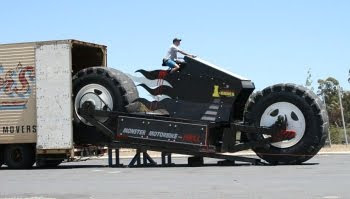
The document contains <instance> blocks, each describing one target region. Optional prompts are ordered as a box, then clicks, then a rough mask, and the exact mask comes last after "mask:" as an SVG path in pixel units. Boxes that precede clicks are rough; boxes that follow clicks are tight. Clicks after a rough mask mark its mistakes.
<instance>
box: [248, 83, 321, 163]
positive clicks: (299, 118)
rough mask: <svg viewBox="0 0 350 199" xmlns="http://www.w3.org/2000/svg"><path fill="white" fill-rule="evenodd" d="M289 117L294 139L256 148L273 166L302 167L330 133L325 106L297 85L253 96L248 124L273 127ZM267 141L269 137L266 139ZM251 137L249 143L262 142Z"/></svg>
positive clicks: (278, 85)
mask: <svg viewBox="0 0 350 199" xmlns="http://www.w3.org/2000/svg"><path fill="white" fill-rule="evenodd" d="M279 115H282V116H287V123H288V124H287V129H288V130H294V131H295V132H296V136H295V138H293V139H291V140H286V141H282V142H277V143H272V144H270V145H268V146H265V147H259V148H253V150H254V151H255V153H256V154H257V155H258V156H259V157H260V158H262V159H264V160H266V161H267V162H269V163H271V164H301V163H302V162H305V161H307V160H309V159H310V158H312V157H313V156H314V155H316V154H317V152H318V151H319V150H320V149H321V148H322V147H323V145H324V143H325V140H326V136H327V133H328V115H327V111H326V109H325V107H324V105H323V102H322V101H321V100H320V99H319V98H318V97H317V96H316V95H315V94H314V93H313V92H312V91H310V90H308V89H307V88H305V87H302V86H297V85H294V84H277V85H274V86H270V87H268V88H265V89H264V90H263V91H262V92H257V93H255V94H253V96H251V98H250V100H249V103H248V104H247V108H246V112H245V121H246V122H247V123H249V124H251V125H256V126H271V125H272V124H274V123H275V121H276V120H277V118H278V116H279ZM264 137H267V136H264ZM262 138H263V136H262V135H255V136H252V135H250V136H249V140H255V141H256V140H259V139H262Z"/></svg>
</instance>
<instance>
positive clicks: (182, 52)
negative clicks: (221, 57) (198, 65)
mask: <svg viewBox="0 0 350 199" xmlns="http://www.w3.org/2000/svg"><path fill="white" fill-rule="evenodd" d="M178 52H179V53H181V54H183V55H185V56H188V57H192V58H195V57H196V56H194V55H191V54H188V53H186V52H185V51H182V50H179V49H178Z"/></svg>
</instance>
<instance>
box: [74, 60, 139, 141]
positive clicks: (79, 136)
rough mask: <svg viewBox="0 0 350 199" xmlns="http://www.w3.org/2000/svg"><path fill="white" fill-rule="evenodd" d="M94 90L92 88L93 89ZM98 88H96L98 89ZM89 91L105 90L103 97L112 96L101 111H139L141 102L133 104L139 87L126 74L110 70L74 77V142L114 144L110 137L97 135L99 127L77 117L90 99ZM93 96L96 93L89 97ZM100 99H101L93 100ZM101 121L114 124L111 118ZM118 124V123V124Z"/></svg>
mask: <svg viewBox="0 0 350 199" xmlns="http://www.w3.org/2000/svg"><path fill="white" fill-rule="evenodd" d="M90 87H91V88H90ZM94 87H96V88H95V89H94ZM84 89H85V90H86V93H87V94H89V93H88V91H89V89H90V90H91V89H93V90H99V91H100V92H101V91H102V93H103V94H102V95H105V96H108V97H107V99H109V100H107V101H108V102H107V104H109V105H108V106H105V105H104V107H100V108H101V109H100V110H109V109H108V108H110V107H112V108H111V109H112V110H111V111H120V112H136V111H137V110H138V108H139V106H138V104H137V103H133V101H134V100H135V99H137V98H138V92H137V88H136V86H135V84H134V82H133V81H132V80H131V79H130V78H129V77H128V76H127V75H125V74H124V73H122V72H120V71H118V70H116V69H112V68H106V67H91V68H87V69H83V70H81V71H79V72H78V73H77V74H76V75H75V76H74V77H73V103H74V124H73V128H74V142H75V143H76V144H105V143H108V142H110V140H109V138H107V137H105V136H103V134H102V133H99V132H97V130H96V128H95V127H93V126H91V125H89V124H88V123H87V122H86V121H84V119H82V118H81V117H80V116H79V115H78V114H77V108H78V106H80V105H81V103H80V102H83V100H84V99H83V97H84V96H87V95H86V94H84V93H83V95H82V94H81V93H82V92H84ZM89 95H93V94H89ZM91 98H93V99H96V100H98V98H94V97H93V96H92V97H91ZM77 102H78V105H77ZM101 122H103V123H105V124H107V125H112V123H111V122H112V121H111V120H109V119H105V120H102V121H101ZM114 122H115V121H114Z"/></svg>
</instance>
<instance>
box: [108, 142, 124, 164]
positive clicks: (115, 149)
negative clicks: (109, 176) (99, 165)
mask: <svg viewBox="0 0 350 199" xmlns="http://www.w3.org/2000/svg"><path fill="white" fill-rule="evenodd" d="M113 149H114V152H115V164H113ZM108 166H109V167H122V166H123V164H120V158H119V148H111V147H108Z"/></svg>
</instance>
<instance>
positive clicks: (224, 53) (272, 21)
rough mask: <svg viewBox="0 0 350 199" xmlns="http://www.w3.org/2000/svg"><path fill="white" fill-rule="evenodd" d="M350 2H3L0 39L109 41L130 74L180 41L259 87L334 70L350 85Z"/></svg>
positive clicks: (156, 61)
mask: <svg viewBox="0 0 350 199" xmlns="http://www.w3.org/2000/svg"><path fill="white" fill-rule="evenodd" d="M349 10H350V1H345V0H344V1H340V0H337V1H336V0H334V1H333V0H328V1H326V0H317V1H313V0H308V1H305V0H293V1H287V0H276V1H267V0H266V1H263V0H256V1H253V0H242V1H234V0H218V1H213V0H208V1H205V0H192V1H188V0H187V1H182V0H179V1H164V0H163V1H160V0H159V1H151V0H149V1H132V0H128V1H117V0H113V1H112V0H111V1H97V0H96V1H89V0H75V1H65V0H61V1H18V0H12V1H2V2H1V10H0V18H1V29H2V30H1V32H0V38H1V40H0V43H13V42H24V41H38V40H56V39H70V38H74V39H79V40H84V41H90V42H96V43H100V44H104V45H107V46H108V63H109V66H110V67H115V68H117V69H120V70H122V71H126V72H128V73H133V71H135V70H137V69H139V68H145V69H148V70H150V69H157V68H161V66H160V62H161V59H162V57H163V56H164V55H165V53H166V50H167V48H168V47H169V45H170V43H171V40H172V39H173V37H175V36H176V37H181V38H182V39H183V42H182V45H181V48H182V49H184V50H185V51H189V52H191V53H193V54H195V55H198V56H200V57H201V58H203V59H206V60H208V61H210V62H213V63H215V64H216V65H219V66H222V67H224V68H226V69H228V70H230V71H232V72H234V73H237V74H240V75H242V76H245V77H247V78H249V79H252V80H253V81H254V82H255V84H256V87H257V89H259V90H261V89H263V88H264V87H266V86H269V85H272V84H275V83H280V82H292V83H298V84H304V83H305V79H306V76H307V70H308V68H311V70H312V76H313V81H314V83H316V82H317V79H319V78H326V77H328V76H333V77H335V78H336V79H338V80H339V81H340V83H341V86H343V87H344V89H346V90H350V84H349V83H348V82H347V78H348V71H349V69H350V56H349V55H350V12H349Z"/></svg>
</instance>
